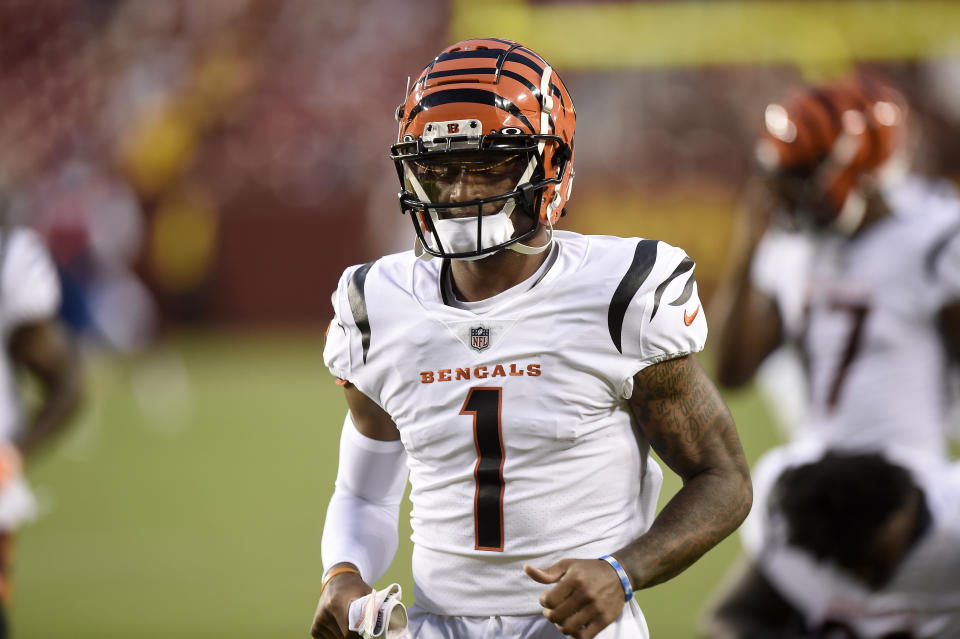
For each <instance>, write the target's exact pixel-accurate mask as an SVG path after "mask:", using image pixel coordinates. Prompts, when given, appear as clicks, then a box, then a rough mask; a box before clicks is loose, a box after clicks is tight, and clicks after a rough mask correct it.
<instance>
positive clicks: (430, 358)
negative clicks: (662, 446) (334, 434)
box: [324, 232, 707, 616]
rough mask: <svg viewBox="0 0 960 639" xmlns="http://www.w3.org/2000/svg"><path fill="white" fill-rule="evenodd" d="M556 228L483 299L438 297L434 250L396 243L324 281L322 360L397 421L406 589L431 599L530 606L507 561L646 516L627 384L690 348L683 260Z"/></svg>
mask: <svg viewBox="0 0 960 639" xmlns="http://www.w3.org/2000/svg"><path fill="white" fill-rule="evenodd" d="M555 243H556V246H555V247H554V249H553V251H554V254H553V255H551V258H550V260H548V262H547V263H546V264H545V266H544V268H543V269H541V271H542V272H541V273H538V274H536V275H535V276H534V277H533V278H531V280H528V282H525V283H521V284H520V285H518V286H517V287H515V288H514V289H511V290H510V291H506V292H505V293H503V294H501V295H498V296H496V297H495V298H493V299H492V300H490V302H491V303H490V304H489V305H488V306H487V308H486V312H484V313H483V314H477V313H474V312H472V311H470V310H465V309H462V308H458V307H456V306H452V305H450V304H448V303H446V302H447V301H449V300H446V299H445V298H447V297H448V296H449V293H447V292H445V287H444V286H443V277H444V275H443V273H444V270H445V267H444V266H443V262H441V261H439V260H433V261H430V262H424V261H422V260H418V259H417V258H416V257H414V256H413V254H412V253H402V254H397V255H391V256H387V257H384V258H381V259H379V260H377V261H375V262H371V263H369V264H365V265H362V266H355V267H351V268H349V269H347V270H346V272H345V273H344V275H343V277H342V278H341V280H340V283H339V286H338V288H337V292H336V293H335V294H334V299H333V303H334V308H335V311H336V316H335V318H334V320H333V322H332V323H331V326H330V330H329V333H328V337H327V344H326V347H325V350H324V359H325V361H326V363H327V366H328V367H329V368H330V370H331V372H332V373H333V374H334V375H335V376H337V377H338V378H341V379H344V380H348V381H349V382H351V383H352V384H354V385H355V386H356V387H357V388H358V389H359V390H360V391H361V392H363V393H364V394H365V395H367V396H368V397H369V398H370V399H371V400H373V401H374V402H376V403H377V404H378V405H380V406H381V407H382V408H383V409H384V410H385V411H386V412H387V413H388V414H389V415H390V416H391V418H392V419H393V421H394V422H395V423H396V425H397V428H398V430H399V432H400V438H401V440H402V442H403V445H404V447H405V449H406V451H407V459H408V464H409V467H410V483H411V495H410V497H411V501H412V504H413V510H412V515H411V520H412V527H413V536H412V539H413V542H414V551H413V575H414V585H415V593H416V598H417V603H418V605H420V606H422V607H423V608H424V609H426V610H427V611H429V612H432V613H435V614H444V615H467V616H493V615H528V614H538V613H539V611H540V606H539V604H538V596H539V595H540V593H541V592H542V591H543V589H544V587H543V586H542V585H541V584H537V583H535V582H534V581H532V580H531V579H530V578H528V577H527V576H526V575H525V574H524V573H523V570H522V565H523V564H524V563H532V564H534V565H536V566H539V567H547V566H549V565H551V564H553V563H554V562H556V561H558V560H560V559H562V558H567V557H583V558H596V557H599V556H601V555H603V554H606V553H609V552H612V551H614V550H617V549H618V548H620V547H622V546H624V545H626V544H627V543H629V542H630V541H632V540H633V539H635V538H636V537H638V536H639V535H640V534H642V533H643V532H644V531H645V530H646V529H647V528H648V527H649V526H650V523H651V521H652V519H653V516H654V512H655V507H656V502H657V496H658V494H659V490H660V484H661V482H662V475H661V472H660V469H659V467H658V466H657V465H656V463H655V462H653V461H652V460H651V459H649V457H648V447H647V446H646V444H645V443H644V442H643V441H642V439H640V438H639V437H638V436H637V434H636V431H635V429H634V426H633V422H632V419H631V415H630V412H629V409H628V407H627V399H628V398H629V397H630V396H631V394H632V392H633V384H634V380H633V376H634V375H635V374H636V373H637V372H638V371H640V370H641V369H643V368H645V367H646V366H649V365H652V364H655V363H657V362H660V361H663V360H665V359H670V358H673V357H678V356H681V355H684V354H688V353H692V352H696V351H699V350H701V349H702V348H703V345H704V341H705V339H706V333H707V326H706V320H705V319H704V313H703V310H702V309H701V308H700V300H699V298H698V296H697V285H696V281H695V279H694V277H693V272H694V263H693V260H691V259H690V258H689V257H687V255H686V254H685V253H684V252H683V251H682V250H680V249H677V248H675V247H672V246H670V245H668V244H665V243H663V242H657V241H655V240H637V239H622V238H615V237H601V236H582V235H577V234H574V233H566V232H557V233H556V234H555ZM534 282H535V283H534Z"/></svg>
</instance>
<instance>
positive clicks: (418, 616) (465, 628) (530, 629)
mask: <svg viewBox="0 0 960 639" xmlns="http://www.w3.org/2000/svg"><path fill="white" fill-rule="evenodd" d="M409 618H410V624H409V628H410V636H411V637H412V638H413V639H561V638H562V637H563V636H564V635H563V634H562V633H561V632H560V631H559V630H557V627H556V626H554V625H553V624H552V623H550V622H549V621H547V618H546V617H544V616H543V615H530V616H526V617H445V616H441V615H434V614H431V613H429V612H426V611H424V610H422V609H420V608H418V607H417V605H416V604H414V605H413V606H411V607H410V610H409ZM649 637H650V632H649V631H648V630H647V622H646V620H645V619H644V618H643V613H642V612H640V605H639V604H638V603H637V602H636V600H632V601H631V602H630V603H629V604H626V605H624V607H623V613H622V614H621V615H620V618H619V619H617V620H616V621H614V622H613V623H612V624H610V625H609V626H607V627H606V628H604V629H603V630H602V631H601V632H600V634H598V635H597V637H596V639H649Z"/></svg>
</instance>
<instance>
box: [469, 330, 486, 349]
mask: <svg viewBox="0 0 960 639" xmlns="http://www.w3.org/2000/svg"><path fill="white" fill-rule="evenodd" d="M470 346H472V347H473V348H474V349H476V350H478V351H482V350H484V349H485V348H487V347H488V346H490V329H489V328H484V327H482V326H478V327H476V328H471V329H470Z"/></svg>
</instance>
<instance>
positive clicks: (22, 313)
mask: <svg viewBox="0 0 960 639" xmlns="http://www.w3.org/2000/svg"><path fill="white" fill-rule="evenodd" d="M4 244H5V246H4V247H3V253H2V262H0V264H2V269H3V270H2V279H0V308H2V309H3V316H4V321H5V323H6V325H7V326H16V325H19V324H25V323H30V322H36V321H40V320H44V319H47V318H51V317H53V316H55V315H56V313H57V311H58V310H59V308H60V280H59V278H58V276H57V269H56V266H54V263H53V259H52V258H51V257H50V254H49V253H48V252H47V249H46V247H45V246H44V244H43V241H42V240H41V239H40V236H39V235H37V234H36V233H35V232H34V231H32V230H29V229H23V228H18V229H15V230H14V231H13V232H12V233H11V235H10V236H9V237H8V238H7V240H6V242H5V243H4Z"/></svg>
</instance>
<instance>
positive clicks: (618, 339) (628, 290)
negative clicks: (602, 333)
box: [607, 240, 657, 353]
mask: <svg viewBox="0 0 960 639" xmlns="http://www.w3.org/2000/svg"><path fill="white" fill-rule="evenodd" d="M656 261H657V240H640V241H639V242H637V249H636V251H634V253H633V262H631V263H630V268H628V269H627V273H626V275H624V276H623V279H622V280H620V284H619V285H618V286H617V290H616V291H614V293H613V299H611V300H610V309H609V310H608V311H607V326H608V327H609V329H610V339H612V340H613V345H614V346H616V347H617V350H618V351H620V352H621V353H622V352H623V346H622V344H623V320H624V318H625V317H626V315H627V309H628V308H629V307H630V302H631V301H632V300H633V296H634V295H636V294H637V291H639V290H640V287H641V286H643V283H644V282H645V281H646V280H647V277H649V276H650V271H652V270H653V265H654V264H655V263H656Z"/></svg>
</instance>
